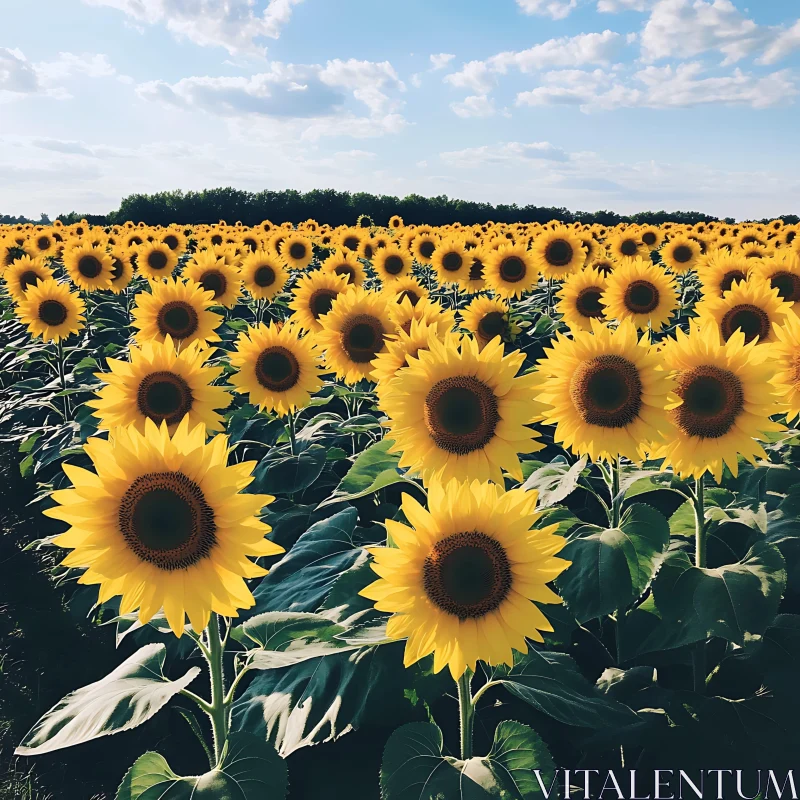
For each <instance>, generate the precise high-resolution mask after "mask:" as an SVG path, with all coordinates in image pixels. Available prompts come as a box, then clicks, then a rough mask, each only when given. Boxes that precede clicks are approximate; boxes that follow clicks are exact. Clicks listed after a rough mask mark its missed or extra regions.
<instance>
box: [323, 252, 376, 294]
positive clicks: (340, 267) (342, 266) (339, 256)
mask: <svg viewBox="0 0 800 800" xmlns="http://www.w3.org/2000/svg"><path fill="white" fill-rule="evenodd" d="M322 271H323V272H328V273H333V274H334V275H344V276H345V277H346V278H347V285H348V286H361V285H362V284H363V283H364V281H365V280H366V277H367V273H366V272H365V271H364V267H362V266H361V262H360V261H359V260H358V257H357V256H356V255H355V254H354V253H351V252H349V251H346V250H334V252H333V253H331V255H329V256H328V257H327V258H326V259H325V260H324V261H323V262H322Z"/></svg>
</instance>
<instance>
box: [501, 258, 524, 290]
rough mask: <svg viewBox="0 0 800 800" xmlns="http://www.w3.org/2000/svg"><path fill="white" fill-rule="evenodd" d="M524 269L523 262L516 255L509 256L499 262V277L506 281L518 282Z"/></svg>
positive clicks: (522, 276) (522, 275)
mask: <svg viewBox="0 0 800 800" xmlns="http://www.w3.org/2000/svg"><path fill="white" fill-rule="evenodd" d="M526 271H527V270H526V268H525V262H524V261H523V260H522V259H521V258H518V257H517V256H509V257H508V258H504V259H503V260H502V262H500V277H501V278H502V279H503V280H504V281H505V282H506V283H519V281H521V280H522V279H523V278H524V277H525V272H526Z"/></svg>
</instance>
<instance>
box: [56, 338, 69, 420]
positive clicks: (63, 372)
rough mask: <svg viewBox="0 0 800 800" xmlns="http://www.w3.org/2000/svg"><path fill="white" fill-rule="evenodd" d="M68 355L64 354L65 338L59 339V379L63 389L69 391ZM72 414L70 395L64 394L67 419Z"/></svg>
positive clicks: (65, 416)
mask: <svg viewBox="0 0 800 800" xmlns="http://www.w3.org/2000/svg"><path fill="white" fill-rule="evenodd" d="M66 361H67V360H66V357H65V355H64V340H63V339H59V340H58V379H59V381H60V382H61V391H62V392H66V391H67V368H66ZM71 416H72V403H71V402H70V400H69V395H68V394H65V395H64V419H65V420H67V419H69V418H70V417H71Z"/></svg>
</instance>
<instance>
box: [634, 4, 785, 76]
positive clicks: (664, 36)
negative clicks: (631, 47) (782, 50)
mask: <svg viewBox="0 0 800 800" xmlns="http://www.w3.org/2000/svg"><path fill="white" fill-rule="evenodd" d="M770 38H771V33H770V31H769V30H768V29H767V28H762V27H760V26H759V25H757V24H756V23H755V22H753V20H751V19H748V18H747V17H745V16H744V15H743V14H741V13H740V12H739V10H738V9H737V8H736V6H734V5H733V3H732V2H731V0H710V2H706V0H659V2H657V3H656V5H655V7H654V8H653V11H652V13H651V15H650V18H649V19H648V21H647V24H646V25H645V27H644V30H643V31H642V36H641V41H642V56H643V58H644V59H645V61H650V62H652V61H657V60H658V59H661V58H669V57H671V56H677V57H679V58H691V57H693V56H696V55H699V54H700V53H704V52H707V51H709V50H716V51H719V52H721V53H723V54H724V55H725V60H724V62H723V63H724V64H732V63H735V62H736V61H739V60H741V59H742V58H744V57H745V56H748V55H750V54H752V53H753V52H755V51H756V50H758V49H760V48H761V47H763V46H764V45H765V44H766V43H767V41H768V40H769V39H770Z"/></svg>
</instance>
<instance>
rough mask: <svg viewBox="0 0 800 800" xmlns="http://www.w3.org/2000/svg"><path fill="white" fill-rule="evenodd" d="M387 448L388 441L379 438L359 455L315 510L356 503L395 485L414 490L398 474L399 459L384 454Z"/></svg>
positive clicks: (395, 456)
mask: <svg viewBox="0 0 800 800" xmlns="http://www.w3.org/2000/svg"><path fill="white" fill-rule="evenodd" d="M391 445H392V442H391V441H389V440H387V439H383V440H382V441H380V442H378V443H377V444H373V445H371V446H370V447H368V448H367V449H366V450H364V451H362V452H361V453H359V454H358V457H357V458H356V460H355V461H354V462H353V466H352V467H350V469H349V470H348V472H347V475H345V476H344V478H342V481H341V483H340V484H339V485H338V486H337V487H336V490H335V491H334V493H333V494H332V495H331V496H330V497H329V498H328V499H327V500H325V501H323V502H322V503H320V504H319V507H320V508H322V507H323V506H327V505H331V504H332V503H343V502H347V501H349V500H357V499H358V498H359V497H366V496H367V495H368V494H374V493H375V492H377V491H380V490H381V489H385V488H386V487H387V486H393V485H394V484H396V483H407V484H410V485H411V486H415V487H417V488H418V484H416V483H414V481H412V480H411V479H410V478H407V477H406V476H405V475H403V474H402V473H400V472H399V471H398V469H399V468H398V466H397V465H398V463H399V461H400V456H399V454H392V453H389V452H388V450H389V447H391Z"/></svg>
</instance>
